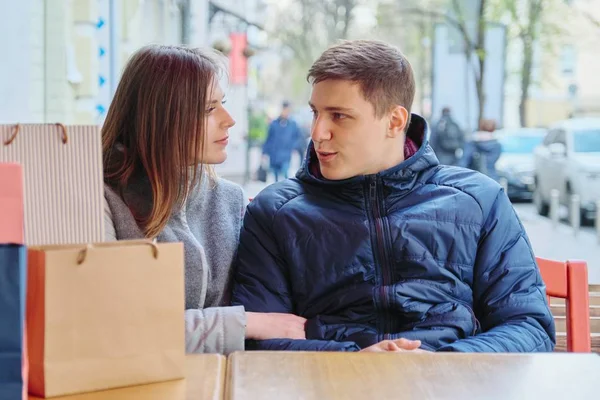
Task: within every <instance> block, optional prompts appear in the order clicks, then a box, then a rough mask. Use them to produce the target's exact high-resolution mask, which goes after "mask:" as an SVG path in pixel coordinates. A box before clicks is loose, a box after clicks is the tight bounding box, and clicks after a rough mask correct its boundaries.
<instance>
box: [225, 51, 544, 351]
mask: <svg viewBox="0 0 600 400" xmlns="http://www.w3.org/2000/svg"><path fill="white" fill-rule="evenodd" d="M308 76H309V79H310V81H311V82H312V84H313V92H312V96H311V100H310V105H311V107H312V108H313V111H314V122H313V127H312V133H311V136H312V144H311V145H310V146H309V148H308V151H307V156H306V160H305V161H304V164H303V167H302V168H301V170H300V171H299V172H298V174H297V175H296V178H295V179H290V180H287V181H285V182H282V183H280V184H275V185H272V186H270V187H268V188H266V189H265V190H263V192H261V193H260V194H259V195H258V196H257V197H256V198H255V199H254V200H253V201H252V202H251V203H250V205H249V206H248V208H247V212H246V216H245V220H244V224H243V228H242V232H241V237H240V246H239V248H238V256H237V262H236V267H237V269H236V276H235V287H234V292H233V302H234V304H242V305H244V306H245V307H246V310H247V311H255V312H276V313H294V314H297V315H299V316H302V317H304V318H306V320H307V322H306V325H305V333H306V339H307V340H292V339H283V338H282V339H271V340H264V341H257V342H248V343H247V347H248V348H250V349H263V350H339V351H357V350H359V349H365V348H371V347H369V346H375V347H377V343H381V341H385V340H396V341H395V342H394V343H395V344H396V345H397V347H399V348H401V349H407V350H411V349H413V348H414V347H415V343H418V344H420V349H421V350H425V351H456V352H534V351H551V350H552V349H553V347H554V342H555V332H554V322H553V319H552V315H551V314H550V310H549V308H548V304H547V301H546V296H545V287H544V284H543V282H542V280H541V277H540V273H539V270H538V268H537V266H536V263H535V260H534V256H533V253H532V250H531V247H530V244H529V241H528V238H527V235H526V234H525V231H524V230H523V227H522V225H521V223H520V221H519V219H518V217H517V215H516V214H515V211H514V210H513V208H512V206H511V204H510V202H509V200H508V198H507V196H506V194H505V193H504V192H503V191H502V189H501V188H500V186H499V185H498V184H497V183H496V182H494V181H492V180H491V179H489V178H487V177H485V176H484V175H482V174H480V173H478V172H475V171H471V170H466V169H462V168H458V167H449V166H441V165H439V163H438V160H437V158H436V157H435V155H434V153H433V150H432V149H431V147H430V146H429V145H428V144H427V140H426V135H427V124H426V122H425V120H424V119H423V118H421V117H420V116H418V115H415V114H412V115H411V113H410V109H411V106H412V103H413V98H414V93H415V82H414V77H413V72H412V69H411V66H410V64H409V63H408V61H407V60H406V59H405V58H404V56H403V55H402V54H401V53H400V52H399V51H398V50H397V49H396V48H394V47H391V46H389V45H387V44H384V43H380V42H373V41H350V42H344V43H342V44H339V45H337V46H334V47H332V48H330V49H328V50H327V51H325V53H323V55H322V56H321V57H320V58H319V59H318V60H317V61H316V62H315V64H314V65H313V66H312V68H311V69H310V71H309V75H308ZM388 344H389V342H383V345H384V346H387V345H388Z"/></svg>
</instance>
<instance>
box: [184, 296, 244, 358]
mask: <svg viewBox="0 0 600 400" xmlns="http://www.w3.org/2000/svg"><path fill="white" fill-rule="evenodd" d="M245 336H246V313H245V311H244V307H211V308H205V309H203V310H196V309H190V310H186V311H185V350H186V353H219V354H225V355H227V354H229V353H233V352H234V351H242V350H244V339H245Z"/></svg>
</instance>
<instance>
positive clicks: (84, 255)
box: [77, 239, 158, 265]
mask: <svg viewBox="0 0 600 400" xmlns="http://www.w3.org/2000/svg"><path fill="white" fill-rule="evenodd" d="M124 243H126V244H146V245H148V246H150V247H152V257H154V258H155V259H157V258H158V246H157V245H156V239H155V240H152V241H150V240H144V241H142V240H140V241H135V243H134V242H133V241H129V242H124ZM93 248H94V245H93V244H91V243H88V244H87V246H85V248H83V249H81V251H80V252H79V255H78V256H77V265H81V264H83V263H84V262H85V259H86V258H87V254H88V250H91V249H93Z"/></svg>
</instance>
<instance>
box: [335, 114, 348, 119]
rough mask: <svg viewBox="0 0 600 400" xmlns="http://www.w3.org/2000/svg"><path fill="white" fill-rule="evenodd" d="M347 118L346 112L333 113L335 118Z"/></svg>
mask: <svg viewBox="0 0 600 400" xmlns="http://www.w3.org/2000/svg"><path fill="white" fill-rule="evenodd" d="M344 118H346V115H345V114H340V113H333V119H344Z"/></svg>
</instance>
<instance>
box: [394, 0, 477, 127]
mask: <svg viewBox="0 0 600 400" xmlns="http://www.w3.org/2000/svg"><path fill="white" fill-rule="evenodd" d="M399 4H400V6H401V8H400V10H401V13H404V14H408V15H416V16H421V17H428V18H430V19H434V20H436V21H438V22H440V21H441V22H445V23H447V24H448V25H450V26H451V27H453V28H454V29H456V30H457V31H458V32H459V34H460V37H461V39H462V42H463V49H464V55H465V60H466V62H467V65H470V66H472V70H473V76H474V80H475V88H476V92H477V104H478V115H477V117H478V118H477V120H481V118H482V116H483V112H484V109H485V100H486V98H485V86H484V82H485V56H486V54H485V38H486V36H485V34H486V28H487V20H486V18H485V16H486V12H487V8H488V0H480V7H479V10H478V13H477V15H476V20H475V21H474V22H475V33H474V34H471V33H470V32H469V28H470V26H469V24H470V23H471V21H469V20H468V19H467V17H466V15H465V11H466V10H463V7H462V6H461V2H460V1H459V0H451V2H450V6H451V8H452V11H453V13H454V15H450V14H449V13H447V12H443V11H438V9H439V7H438V8H427V9H425V8H423V7H422V6H417V7H413V6H408V7H405V6H404V5H405V4H406V2H405V1H402V0H400V1H399ZM474 56H475V57H476V58H477V64H476V67H475V66H474V65H473V57H474Z"/></svg>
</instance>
